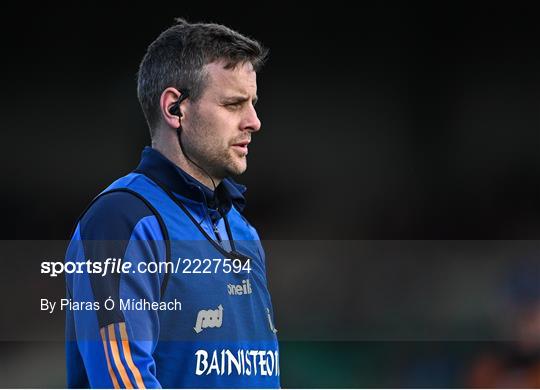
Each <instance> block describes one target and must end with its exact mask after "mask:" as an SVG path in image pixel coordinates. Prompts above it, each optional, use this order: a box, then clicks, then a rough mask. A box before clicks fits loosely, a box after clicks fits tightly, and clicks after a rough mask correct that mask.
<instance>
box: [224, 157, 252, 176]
mask: <svg viewBox="0 0 540 390" xmlns="http://www.w3.org/2000/svg"><path fill="white" fill-rule="evenodd" d="M246 170H247V163H246V160H245V159H244V161H235V162H234V163H232V164H230V165H229V166H228V167H227V172H228V176H230V175H234V176H237V175H241V174H242V173H244V172H245V171H246Z"/></svg>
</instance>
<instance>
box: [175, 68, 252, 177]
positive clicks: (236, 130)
mask: <svg viewBox="0 0 540 390" xmlns="http://www.w3.org/2000/svg"><path fill="white" fill-rule="evenodd" d="M224 65H225V63H224V62H222V61H216V62H212V63H210V64H207V65H206V66H205V69H206V72H207V75H208V76H207V80H206V83H205V88H204V91H203V93H202V96H201V97H200V99H199V100H198V101H197V102H195V103H190V105H189V107H188V110H189V111H186V113H187V114H188V115H186V116H185V118H183V119H182V129H183V130H182V131H183V132H184V134H183V137H182V141H183V144H184V148H185V151H186V152H187V154H188V156H189V157H190V158H191V159H192V160H194V161H195V162H196V163H197V164H199V165H201V166H202V167H203V168H204V169H205V170H207V171H208V173H209V174H210V175H212V176H214V177H216V178H219V179H223V178H225V177H227V176H230V175H231V174H233V175H239V174H241V173H243V172H244V171H245V170H246V168H247V159H246V156H247V154H248V144H249V142H250V141H251V134H252V133H253V132H255V131H258V130H259V129H260V127H261V122H260V121H259V118H258V117H257V113H256V112H255V107H254V105H255V103H256V101H257V77H256V73H255V71H254V70H253V67H252V65H251V63H244V64H238V65H237V66H236V67H235V68H232V69H224ZM188 100H189V99H188Z"/></svg>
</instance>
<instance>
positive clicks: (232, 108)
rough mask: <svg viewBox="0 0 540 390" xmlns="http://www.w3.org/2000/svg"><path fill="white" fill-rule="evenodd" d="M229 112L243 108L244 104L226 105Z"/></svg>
mask: <svg viewBox="0 0 540 390" xmlns="http://www.w3.org/2000/svg"><path fill="white" fill-rule="evenodd" d="M225 107H227V108H228V109H229V110H232V111H234V110H238V109H239V108H240V107H242V103H240V102H236V103H228V104H226V105H225Z"/></svg>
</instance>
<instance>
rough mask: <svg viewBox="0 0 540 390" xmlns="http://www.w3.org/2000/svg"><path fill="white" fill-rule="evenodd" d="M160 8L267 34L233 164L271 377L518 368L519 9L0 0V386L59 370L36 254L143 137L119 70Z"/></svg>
mask: <svg viewBox="0 0 540 390" xmlns="http://www.w3.org/2000/svg"><path fill="white" fill-rule="evenodd" d="M177 16H182V17H184V18H186V19H187V20H189V21H192V22H195V21H211V22H217V23H222V24H225V25H227V26H229V27H231V28H233V29H235V30H238V31H240V32H242V33H244V34H246V35H249V36H251V37H253V38H256V39H258V40H259V41H261V42H262V43H263V44H264V45H265V46H267V47H269V48H270V58H269V61H268V63H267V65H266V66H265V68H263V70H262V72H261V73H260V74H259V76H258V88H259V91H258V95H259V103H258V105H257V110H258V113H259V116H260V118H261V121H262V123H263V127H262V131H261V132H259V133H258V134H256V135H255V136H254V140H253V141H254V142H253V143H252V144H251V145H250V155H249V169H248V171H247V172H246V173H245V174H244V175H243V176H241V177H240V178H238V181H240V182H241V183H243V184H245V185H247V187H248V193H247V200H248V206H247V209H246V215H247V217H248V219H249V220H250V221H251V222H252V223H253V225H255V226H256V227H257V229H258V231H259V233H260V235H261V237H262V239H263V240H264V241H265V247H266V250H267V252H268V256H267V260H268V273H269V285H270V290H271V292H272V296H273V301H274V307H275V311H276V313H275V318H276V327H277V328H278V329H279V332H280V333H279V335H280V340H281V366H282V368H281V372H282V386H283V387H298V388H301V387H319V388H320V387H372V388H373V387H498V386H502V387H539V386H540V347H539V345H540V303H539V302H540V270H539V267H540V262H539V257H538V255H539V254H540V245H539V244H540V243H537V242H536V241H535V240H537V239H538V238H539V236H540V202H539V201H538V200H539V195H540V181H539V180H538V179H539V177H540V176H539V174H540V156H538V150H539V146H540V133H539V124H540V111H539V109H538V108H539V103H540V50H539V43H538V42H539V38H540V25H539V24H538V21H537V13H535V12H534V11H533V9H532V8H531V9H529V8H527V7H517V6H516V7H514V6H512V7H510V6H508V5H507V7H504V8H503V7H501V8H497V7H495V6H494V5H490V6H483V7H480V6H477V8H475V7H472V6H470V5H468V6H457V5H452V6H447V7H441V6H440V5H437V6H432V7H429V6H428V7H427V8H426V7H421V8H420V7H417V8H415V7H410V6H406V5H402V6H397V7H396V6H390V5H387V4H384V3H378V5H370V6H359V7H355V9H354V10H353V9H350V8H347V7H342V6H340V5H338V4H332V5H331V6H330V5H328V4H325V5H321V6H320V7H317V6H313V5H311V6H310V7H309V8H299V9H293V8H292V7H291V4H276V3H272V4H269V3H267V4H262V3H248V4H235V5H232V4H228V3H224V4H221V5H216V4H209V3H206V4H205V3H199V2H198V3H197V5H195V4H189V3H178V2H176V3H171V4H168V5H166V4H160V5H159V8H158V7H152V6H150V5H145V6H135V5H133V4H131V5H130V6H129V7H118V8H116V9H115V8H114V7H111V6H110V5H107V6H101V7H100V6H98V5H95V4H90V3H89V4H86V5H71V6H62V7H60V6H55V5H44V6H41V7H38V8H34V7H22V6H21V7H20V8H19V9H4V11H3V19H4V23H3V24H2V26H1V27H0V28H1V29H2V34H1V40H2V50H3V54H2V62H1V69H2V87H1V88H0V98H1V103H2V104H1V105H0V110H1V114H2V116H1V117H2V125H1V126H2V127H1V128H2V142H3V145H4V146H3V153H1V154H0V163H1V164H2V167H3V169H2V181H1V185H2V191H1V192H0V200H1V204H2V205H3V209H2V214H3V219H2V224H0V230H1V236H0V237H1V239H2V240H3V241H2V244H1V245H2V249H1V252H0V253H1V257H2V258H1V261H2V267H3V268H2V272H0V282H1V284H0V292H1V293H2V299H1V303H0V304H1V305H2V313H3V314H2V319H1V321H2V323H1V327H0V330H2V331H1V332H0V333H1V334H3V335H4V336H2V337H0V339H1V343H0V387H41V388H47V387H64V386H65V385H66V384H65V379H64V377H65V369H64V352H63V344H62V334H63V319H62V318H61V317H58V316H57V317H51V316H47V315H45V314H44V313H41V312H40V311H39V306H38V305H39V297H42V296H50V297H54V296H58V297H60V296H62V294H63V288H64V287H63V281H62V280H54V281H52V280H45V279H43V278H42V277H41V275H40V274H39V263H40V261H43V260H44V259H43V256H44V255H43V253H47V256H50V257H53V256H59V258H61V257H62V250H63V245H65V242H63V241H62V240H67V239H69V235H70V233H71V229H72V227H73V223H74V222H75V220H76V219H77V217H78V215H79V214H80V213H81V212H82V210H83V209H84V208H85V206H86V205H87V204H88V203H89V202H90V200H91V199H92V198H93V197H94V196H95V195H96V194H98V193H99V192H100V191H101V190H102V189H103V188H105V187H106V186H107V185H108V184H109V183H110V182H112V181H113V180H114V179H115V178H117V177H119V176H122V175H124V174H126V173H128V172H129V171H130V170H132V169H133V168H134V167H135V166H136V164H137V162H138V160H139V157H140V152H141V150H142V148H143V147H144V146H145V145H148V144H149V137H148V131H147V129H146V123H145V121H144V118H143V115H142V112H141V110H140V109H139V105H138V101H137V97H136V84H135V80H136V72H137V68H138V64H139V62H140V60H141V59H142V56H143V55H144V53H145V50H146V47H147V46H148V44H149V43H150V42H152V40H153V39H155V38H156V37H157V35H158V34H159V33H160V32H161V31H162V30H164V29H165V28H167V27H169V26H170V25H171V24H172V23H173V18H174V17H177ZM27 240H33V241H32V242H30V241H27ZM36 240H40V241H39V242H38V241H36ZM44 248H46V250H45V249H44ZM13 297H17V299H16V300H14V299H13ZM28 367H31V370H30V372H28Z"/></svg>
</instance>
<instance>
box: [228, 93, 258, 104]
mask: <svg viewBox="0 0 540 390" xmlns="http://www.w3.org/2000/svg"><path fill="white" fill-rule="evenodd" d="M248 100H249V96H243V95H238V96H229V97H225V98H223V101H225V102H227V103H231V102H246V101H248ZM258 100H259V97H258V96H257V95H255V97H254V98H253V104H255V103H257V101H258Z"/></svg>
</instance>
